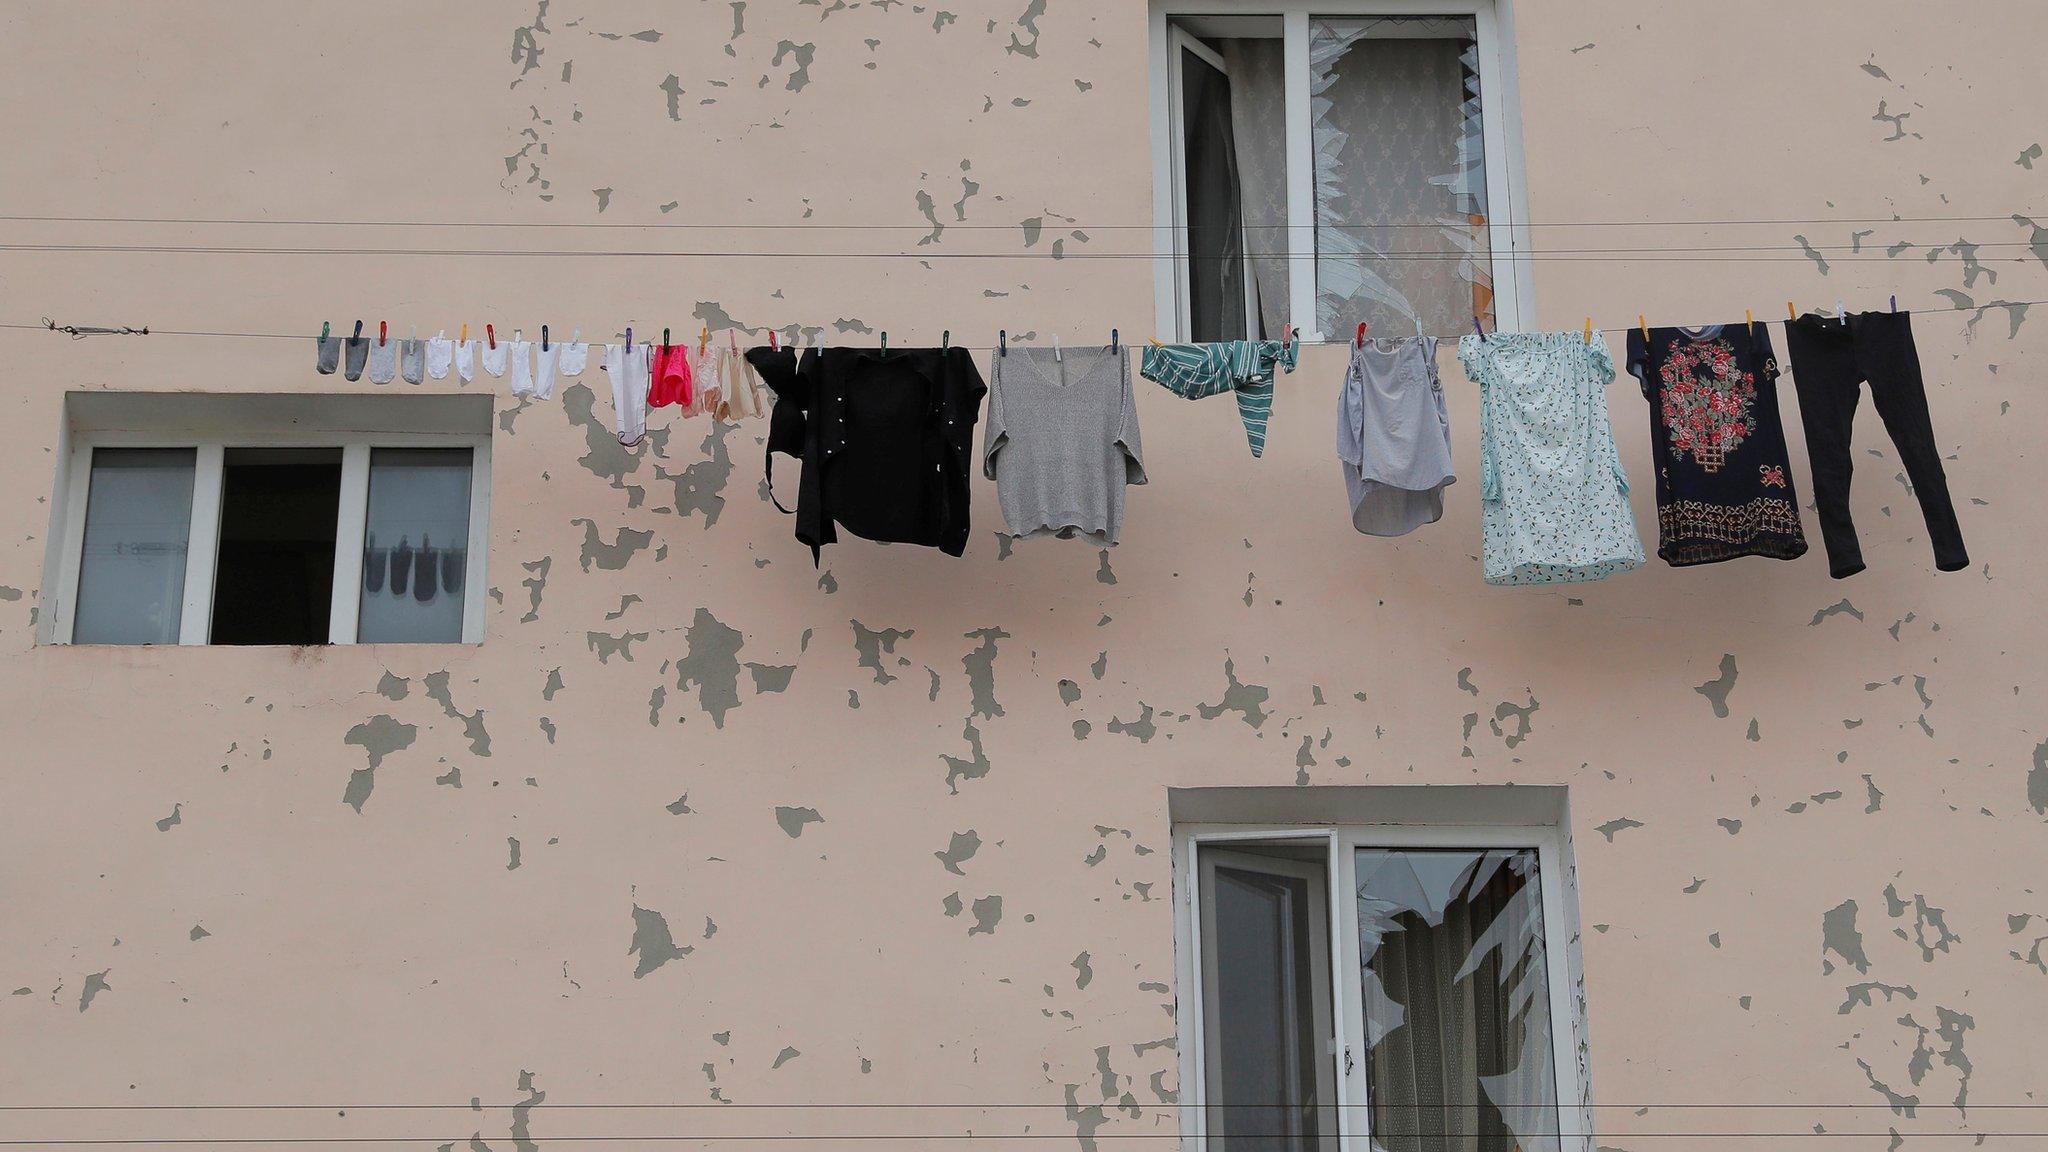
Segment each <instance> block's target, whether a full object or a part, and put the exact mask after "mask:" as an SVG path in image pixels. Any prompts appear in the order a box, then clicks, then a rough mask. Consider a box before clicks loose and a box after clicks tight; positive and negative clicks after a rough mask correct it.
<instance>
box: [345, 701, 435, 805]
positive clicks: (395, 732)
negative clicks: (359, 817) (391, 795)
mask: <svg viewBox="0 0 2048 1152" xmlns="http://www.w3.org/2000/svg"><path fill="white" fill-rule="evenodd" d="M418 734H419V729H418V728H415V727H414V726H412V725H411V724H404V723H400V722H399V721H398V720H397V719H396V718H395V717H391V716H381V715H380V716H372V717H370V718H369V719H368V720H365V721H363V722H362V723H361V724H358V725H356V726H355V727H353V728H351V729H349V730H348V735H346V736H343V737H342V738H341V742H342V743H344V744H353V745H355V746H356V747H358V748H361V749H362V750H363V752H364V754H365V755H367V756H368V757H369V759H370V765H369V767H367V768H358V769H356V770H355V771H354V772H353V773H351V774H350V776H349V780H348V787H347V789H345V790H344V791H343V792H342V797H341V798H342V802H343V803H345V804H347V805H348V806H349V807H351V808H353V809H355V810H356V811H357V812H361V811H362V810H363V802H364V801H365V800H368V799H369V798H370V790H371V789H372V788H375V787H376V784H377V776H376V772H377V766H378V765H380V764H382V763H383V762H384V758H385V757H386V756H389V755H391V754H392V753H394V752H399V751H403V750H404V749H407V748H410V747H412V742H413V739H414V738H415V737H416V736H417V735H418Z"/></svg>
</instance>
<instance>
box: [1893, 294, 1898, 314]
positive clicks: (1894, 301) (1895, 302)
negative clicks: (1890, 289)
mask: <svg viewBox="0 0 2048 1152" xmlns="http://www.w3.org/2000/svg"><path fill="white" fill-rule="evenodd" d="M1898 310H1899V298H1898V296H1897V295H1896V294H1894V295H1893V296H1892V311H1894V312H1897V311H1898Z"/></svg>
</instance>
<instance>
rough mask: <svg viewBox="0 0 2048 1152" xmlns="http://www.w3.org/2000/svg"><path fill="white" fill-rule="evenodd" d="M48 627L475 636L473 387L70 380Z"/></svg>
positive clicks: (279, 637) (482, 531)
mask: <svg viewBox="0 0 2048 1152" xmlns="http://www.w3.org/2000/svg"><path fill="white" fill-rule="evenodd" d="M65 408H66V425H65V430H64V431H65V435H64V437H63V439H62V441H61V446H60V456H62V457H64V458H65V459H64V463H63V464H62V465H61V466H60V469H59V476H60V478H61V479H62V482H61V483H60V484H59V487H58V493H57V498H56V499H55V500H53V501H52V504H53V510H52V525H53V528H52V533H51V539H52V540H55V541H57V542H58V545H57V547H55V548H53V549H52V556H51V560H50V562H49V563H48V564H46V568H45V582H44V587H45V588H46V589H49V590H50V591H48V592H46V593H45V595H46V599H47V600H48V602H49V603H48V612H47V617H48V627H47V632H46V633H45V634H44V635H43V636H42V637H41V638H42V639H43V640H44V641H45V642H55V643H76V644H292V645H302V644H358V643H360V644H379V643H444V644H453V643H464V642H467V643H475V642H477V641H479V640H481V639H482V631H483V605H482V597H483V594H484V582H483V581H484V567H485V566H484V562H483V561H484V549H485V547H486V541H487V531H486V514H485V506H486V503H487V500H488V495H489V488H490V483H489V480H490V435H489V431H488V429H489V420H490V404H489V400H488V398H483V397H425V396H423V397H358V396H348V397H344V396H296V395H295V396H260V395H259V396H219V395H189V394H184V395H159V394H136V393H128V394H117V393H73V394H71V395H69V396H67V397H66V403H65Z"/></svg>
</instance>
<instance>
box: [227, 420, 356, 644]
mask: <svg viewBox="0 0 2048 1152" xmlns="http://www.w3.org/2000/svg"><path fill="white" fill-rule="evenodd" d="M340 507H341V449H339V448H230V449H228V450H227V453H226V455H225V457H224V458H223V461H222V468H221V493H220V552H219V554H218V557H217V559H216V561H215V564H214V575H213V633H212V636H213V643H215V644H325V643H327V642H328V639H329V637H328V631H327V625H328V619H329V617H330V615H331V614H332V612H331V610H332V608H333V605H334V532H335V525H336V519H337V516H338V513H339V511H340Z"/></svg>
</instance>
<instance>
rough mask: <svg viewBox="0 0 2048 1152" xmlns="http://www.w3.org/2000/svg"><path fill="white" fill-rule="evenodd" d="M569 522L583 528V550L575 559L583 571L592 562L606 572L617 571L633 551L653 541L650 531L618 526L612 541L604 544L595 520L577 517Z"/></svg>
mask: <svg viewBox="0 0 2048 1152" xmlns="http://www.w3.org/2000/svg"><path fill="white" fill-rule="evenodd" d="M569 523H570V524H571V525H572V526H580V527H581V528H582V529H583V552H582V554H581V555H580V556H579V557H577V560H578V563H580V564H581V565H582V568H583V570H584V571H585V572H588V571H590V567H591V565H593V564H595V565H596V566H597V567H599V568H601V569H603V570H604V571H606V572H617V571H619V570H620V569H623V568H624V567H625V566H626V565H627V564H628V563H630V562H631V561H632V559H633V554H634V553H636V552H642V551H645V550H646V549H647V546H648V545H650V544H652V543H654V533H652V532H642V531H639V530H637V529H633V528H620V529H619V530H618V533H617V534H616V535H615V536H614V537H613V542H612V543H610V544H606V543H605V542H604V538H603V537H602V536H601V535H599V534H598V530H597V523H596V522H595V521H592V520H586V519H583V518H581V517H578V518H577V519H574V520H571V521H569Z"/></svg>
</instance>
